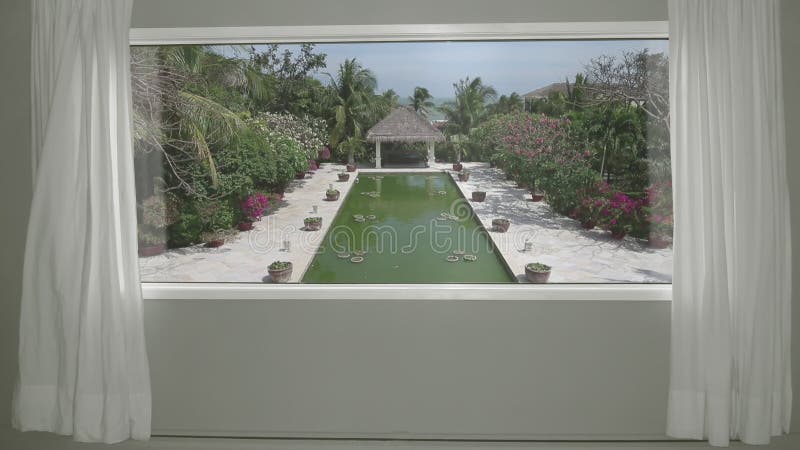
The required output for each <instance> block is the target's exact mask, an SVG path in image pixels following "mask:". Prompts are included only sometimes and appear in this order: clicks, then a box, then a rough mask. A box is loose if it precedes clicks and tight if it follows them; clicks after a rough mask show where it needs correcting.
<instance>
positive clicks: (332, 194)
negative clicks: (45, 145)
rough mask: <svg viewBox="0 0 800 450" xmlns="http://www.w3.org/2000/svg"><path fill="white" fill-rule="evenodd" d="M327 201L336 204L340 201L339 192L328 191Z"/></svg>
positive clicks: (326, 192)
mask: <svg viewBox="0 0 800 450" xmlns="http://www.w3.org/2000/svg"><path fill="white" fill-rule="evenodd" d="M325 199H326V200H328V201H329V202H335V201H336V200H339V191H338V190H336V189H328V190H327V191H325Z"/></svg>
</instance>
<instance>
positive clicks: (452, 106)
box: [442, 77, 497, 136]
mask: <svg viewBox="0 0 800 450" xmlns="http://www.w3.org/2000/svg"><path fill="white" fill-rule="evenodd" d="M453 88H454V89H455V95H456V100H455V102H450V103H447V104H445V105H443V106H442V110H443V111H444V113H445V116H447V120H448V125H449V128H450V130H451V131H453V132H454V133H453V134H461V135H465V136H466V135H468V134H469V131H470V130H471V129H473V128H475V127H476V126H477V125H478V123H479V122H480V121H481V119H483V117H484V115H485V113H486V104H487V103H489V102H490V101H492V100H494V99H495V98H496V97H497V91H495V90H494V88H493V87H491V86H488V85H485V84H483V81H482V80H481V77H476V78H475V79H474V80H470V79H469V77H467V78H466V79H463V80H459V81H458V83H453Z"/></svg>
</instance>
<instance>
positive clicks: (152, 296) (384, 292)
mask: <svg viewBox="0 0 800 450" xmlns="http://www.w3.org/2000/svg"><path fill="white" fill-rule="evenodd" d="M142 294H143V296H144V299H145V300H370V301H380V300H470V301H472V300H488V301H503V300H514V301H521V300H531V301H552V300H558V301H568V300H573V301H575V300H577V301H626V302H627V301H671V300H672V285H670V284H651V285H648V284H627V285H622V284H616V285H614V284H612V285H609V284H563V285H541V286H530V285H513V284H512V285H486V284H483V285H469V284H444V285H442V284H438V285H437V284H434V285H431V284H376V285H352V284H341V285H303V284H285V285H273V284H224V283H142Z"/></svg>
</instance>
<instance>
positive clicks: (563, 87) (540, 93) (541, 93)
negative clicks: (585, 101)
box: [522, 83, 567, 100]
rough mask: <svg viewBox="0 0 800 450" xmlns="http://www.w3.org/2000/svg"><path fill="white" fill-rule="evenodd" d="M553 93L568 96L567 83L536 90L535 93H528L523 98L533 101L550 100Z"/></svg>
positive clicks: (554, 84)
mask: <svg viewBox="0 0 800 450" xmlns="http://www.w3.org/2000/svg"><path fill="white" fill-rule="evenodd" d="M553 92H561V93H562V94H564V95H567V83H552V84H549V85H547V86H545V87H543V88H539V89H536V90H535V91H531V92H528V93H527V94H525V95H523V96H522V98H524V99H526V100H532V99H536V98H548V97H549V96H550V94H551V93H553Z"/></svg>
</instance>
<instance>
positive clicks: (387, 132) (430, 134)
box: [367, 106, 444, 142]
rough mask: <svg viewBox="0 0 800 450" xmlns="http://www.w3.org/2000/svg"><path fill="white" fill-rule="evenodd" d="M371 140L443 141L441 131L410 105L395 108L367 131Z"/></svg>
mask: <svg viewBox="0 0 800 450" xmlns="http://www.w3.org/2000/svg"><path fill="white" fill-rule="evenodd" d="M367 140H368V141H370V142H375V141H380V142H442V141H444V135H443V134H442V132H441V131H439V130H437V129H436V127H434V126H433V125H431V123H430V122H429V121H428V120H427V119H425V118H424V117H422V116H421V115H420V114H419V113H417V112H416V111H414V109H412V108H410V107H408V106H400V107H397V108H395V109H394V110H393V111H392V112H390V113H389V115H387V116H386V117H384V118H383V120H381V121H380V122H378V123H377V124H376V125H375V126H374V127H372V128H370V129H369V131H367Z"/></svg>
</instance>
